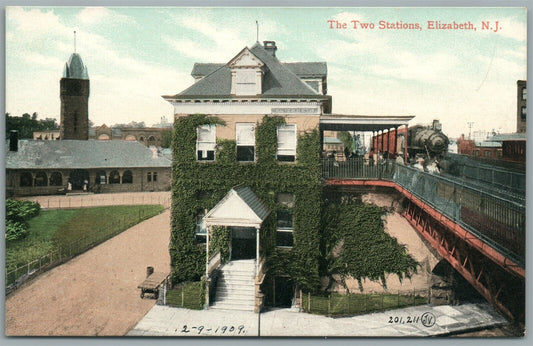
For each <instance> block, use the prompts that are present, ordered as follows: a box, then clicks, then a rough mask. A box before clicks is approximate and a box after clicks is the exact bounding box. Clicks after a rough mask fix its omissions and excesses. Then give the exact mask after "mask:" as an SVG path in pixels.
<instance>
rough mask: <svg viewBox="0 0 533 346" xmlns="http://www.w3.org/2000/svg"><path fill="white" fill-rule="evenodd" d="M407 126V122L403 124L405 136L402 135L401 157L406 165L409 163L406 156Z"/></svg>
mask: <svg viewBox="0 0 533 346" xmlns="http://www.w3.org/2000/svg"><path fill="white" fill-rule="evenodd" d="M408 136H409V128H408V127H407V124H405V136H404V137H403V158H404V161H405V164H406V165H408V164H409V158H408V157H407V154H408V152H407V143H408V141H409V138H408Z"/></svg>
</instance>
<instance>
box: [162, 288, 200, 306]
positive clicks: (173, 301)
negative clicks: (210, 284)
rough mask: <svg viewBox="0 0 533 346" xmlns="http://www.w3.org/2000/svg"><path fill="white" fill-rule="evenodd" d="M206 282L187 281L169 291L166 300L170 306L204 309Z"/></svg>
mask: <svg viewBox="0 0 533 346" xmlns="http://www.w3.org/2000/svg"><path fill="white" fill-rule="evenodd" d="M204 285H205V283H203V282H201V281H198V282H186V283H183V284H180V285H178V286H177V287H175V288H173V289H171V290H168V291H167V297H166V302H167V305H169V306H176V307H183V308H187V309H194V310H202V309H203V308H204V304H205V288H204Z"/></svg>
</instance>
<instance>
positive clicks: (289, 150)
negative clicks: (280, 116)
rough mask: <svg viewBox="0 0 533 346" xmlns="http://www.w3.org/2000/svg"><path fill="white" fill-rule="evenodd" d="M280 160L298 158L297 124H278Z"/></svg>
mask: <svg viewBox="0 0 533 346" xmlns="http://www.w3.org/2000/svg"><path fill="white" fill-rule="evenodd" d="M277 158H278V161H284V162H294V161H295V160H296V125H280V126H278V153H277Z"/></svg>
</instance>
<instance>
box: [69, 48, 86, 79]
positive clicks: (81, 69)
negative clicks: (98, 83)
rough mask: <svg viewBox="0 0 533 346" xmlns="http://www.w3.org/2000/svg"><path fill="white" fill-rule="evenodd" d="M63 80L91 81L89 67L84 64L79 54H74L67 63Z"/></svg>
mask: <svg viewBox="0 0 533 346" xmlns="http://www.w3.org/2000/svg"><path fill="white" fill-rule="evenodd" d="M63 78H71V79H89V74H88V72H87V66H85V65H84V64H83V61H82V60H81V56H80V55H79V54H78V53H72V55H71V56H70V58H69V59H68V62H67V63H65V68H64V70H63Z"/></svg>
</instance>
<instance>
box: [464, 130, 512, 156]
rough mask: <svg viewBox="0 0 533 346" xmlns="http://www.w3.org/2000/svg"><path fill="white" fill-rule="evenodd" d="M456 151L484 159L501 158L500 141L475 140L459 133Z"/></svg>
mask: <svg viewBox="0 0 533 346" xmlns="http://www.w3.org/2000/svg"><path fill="white" fill-rule="evenodd" d="M457 153H458V154H461V155H468V156H474V157H481V158H485V159H501V157H502V145H501V143H500V142H496V141H490V140H486V141H482V142H476V141H474V140H472V139H466V138H465V136H464V135H461V137H459V138H458V139H457Z"/></svg>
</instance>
